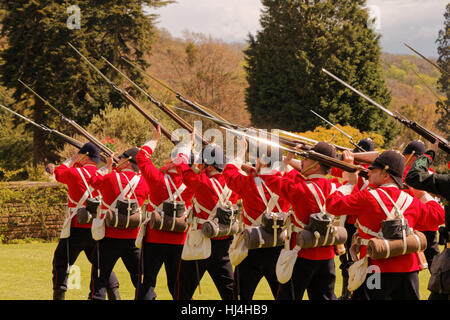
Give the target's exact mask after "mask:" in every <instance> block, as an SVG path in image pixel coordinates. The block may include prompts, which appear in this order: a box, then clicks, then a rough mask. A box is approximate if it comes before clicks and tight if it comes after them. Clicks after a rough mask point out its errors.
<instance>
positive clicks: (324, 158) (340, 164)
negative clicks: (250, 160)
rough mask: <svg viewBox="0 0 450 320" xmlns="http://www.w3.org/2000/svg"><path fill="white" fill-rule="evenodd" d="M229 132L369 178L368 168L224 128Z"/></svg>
mask: <svg viewBox="0 0 450 320" xmlns="http://www.w3.org/2000/svg"><path fill="white" fill-rule="evenodd" d="M224 129H225V130H227V131H230V132H231V133H233V134H235V135H237V136H244V137H247V138H249V139H253V140H255V141H257V142H260V143H263V144H266V145H268V146H272V147H276V148H279V149H281V150H285V151H288V152H291V153H294V154H295V155H298V156H301V157H305V158H309V159H311V160H314V161H317V162H319V163H321V164H324V165H327V166H329V167H336V168H339V169H341V170H343V171H346V172H356V171H358V170H359V171H360V174H361V175H363V176H367V170H366V168H364V167H362V166H357V165H354V164H350V163H347V162H344V161H342V160H338V159H335V158H332V157H328V156H326V155H323V154H321V153H318V152H315V151H313V150H309V151H298V150H296V149H293V148H289V147H284V146H282V145H280V144H277V143H276V142H274V141H270V140H267V139H264V138H261V137H256V136H252V135H250V134H248V133H245V132H242V131H238V130H234V129H228V128H224Z"/></svg>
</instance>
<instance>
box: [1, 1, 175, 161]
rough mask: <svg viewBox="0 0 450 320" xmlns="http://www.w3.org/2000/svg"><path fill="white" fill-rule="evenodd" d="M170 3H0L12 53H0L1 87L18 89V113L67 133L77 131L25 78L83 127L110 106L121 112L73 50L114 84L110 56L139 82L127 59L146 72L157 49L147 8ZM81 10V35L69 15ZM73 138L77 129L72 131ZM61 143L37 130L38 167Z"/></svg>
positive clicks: (115, 99) (113, 96) (15, 94)
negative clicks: (74, 8) (72, 8)
mask: <svg viewBox="0 0 450 320" xmlns="http://www.w3.org/2000/svg"><path fill="white" fill-rule="evenodd" d="M169 2H170V1H163V0H152V1H140V0H133V1H121V0H115V1H99V0H78V1H61V0H60V1H47V0H45V1H35V0H28V1H13V0H11V1H9V0H5V1H2V3H1V9H3V10H4V13H5V14H4V16H3V19H2V21H1V23H2V36H3V37H4V38H5V39H6V42H7V47H6V49H5V50H3V51H2V53H1V59H2V61H3V64H2V65H1V66H0V73H1V78H0V80H1V82H2V84H3V85H4V86H6V87H7V88H9V89H12V90H13V98H14V99H15V100H16V104H15V106H16V108H17V109H18V110H21V111H24V110H32V112H31V114H32V118H33V120H34V121H36V122H38V123H43V124H47V125H53V126H54V127H57V128H59V127H62V128H64V132H71V131H72V130H71V129H68V127H67V125H66V124H65V123H62V122H61V120H60V119H57V118H56V114H55V113H54V112H52V111H50V110H49V109H48V108H46V107H45V105H44V103H43V102H42V101H40V100H39V99H38V98H36V97H34V96H33V95H32V94H31V93H30V92H29V91H27V89H26V88H24V87H23V86H22V85H21V84H20V83H19V82H18V79H21V80H22V81H23V82H25V83H26V84H28V85H30V86H31V87H32V88H33V89H34V90H35V91H36V92H37V93H38V94H39V95H41V96H42V97H43V98H44V99H46V100H48V101H49V102H50V103H51V104H52V105H54V106H55V107H56V108H57V109H58V110H59V111H60V112H62V113H63V114H64V115H65V116H67V117H68V118H71V119H73V120H75V121H76V122H78V123H79V124H81V125H86V124H88V123H89V122H90V120H91V119H92V116H93V115H94V114H97V113H98V111H99V110H101V109H103V108H104V107H105V102H106V101H109V102H111V103H112V104H113V105H114V106H115V107H119V106H122V105H123V104H124V101H123V100H122V99H121V98H120V97H119V96H118V94H117V93H116V92H114V91H113V90H112V89H111V88H110V87H108V85H107V83H106V82H105V81H104V80H103V79H101V78H99V76H98V75H97V74H94V72H93V71H92V69H90V67H88V66H87V65H86V64H85V63H84V62H82V61H81V60H80V57H79V56H77V54H76V53H75V52H74V51H73V50H72V49H71V48H70V47H69V46H68V42H71V43H72V44H73V45H74V46H75V47H77V48H78V49H79V50H80V51H81V52H82V53H83V54H85V55H86V56H88V57H89V58H90V59H92V61H93V62H94V63H95V64H96V65H97V66H98V67H99V68H100V69H101V70H102V71H103V72H105V73H106V74H107V75H108V76H110V77H111V78H112V80H115V79H119V78H118V75H117V74H116V73H115V72H112V71H111V69H110V68H109V69H108V68H107V67H105V64H104V63H100V62H99V61H100V60H99V59H100V57H101V56H105V57H106V58H107V59H108V60H109V61H111V62H112V63H113V64H115V65H116V66H119V67H121V68H123V69H125V70H129V71H130V74H131V75H133V78H134V79H135V80H136V81H137V82H139V83H142V81H140V77H139V75H138V74H137V73H136V72H133V71H132V70H131V69H130V67H129V66H127V65H126V64H125V63H124V62H122V61H121V59H120V55H122V54H129V55H132V56H133V58H134V60H135V61H136V63H138V64H139V65H141V66H142V67H145V66H147V64H146V62H145V60H144V59H142V57H143V54H144V52H148V51H149V50H150V49H151V43H152V37H153V20H152V19H154V17H146V16H144V14H143V10H142V6H143V5H144V4H145V5H149V6H161V5H164V4H166V3H169ZM71 5H77V6H78V7H79V9H80V15H79V18H80V22H81V23H80V29H73V28H69V24H68V21H69V18H70V17H71V15H70V13H68V11H67V9H68V7H69V6H71ZM72 132H73V131H72ZM59 146H61V143H59V142H57V141H52V140H51V139H49V137H48V136H47V135H46V134H44V133H43V132H42V131H40V130H39V129H36V128H34V129H33V160H34V163H35V164H36V163H39V162H43V161H47V160H55V159H57V154H56V153H55V150H56V149H57V148H58V147H59Z"/></svg>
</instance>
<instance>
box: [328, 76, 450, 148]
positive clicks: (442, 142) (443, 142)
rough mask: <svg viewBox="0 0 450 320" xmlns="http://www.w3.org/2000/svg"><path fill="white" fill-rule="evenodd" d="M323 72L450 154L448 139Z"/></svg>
mask: <svg viewBox="0 0 450 320" xmlns="http://www.w3.org/2000/svg"><path fill="white" fill-rule="evenodd" d="M322 71H323V72H325V73H326V74H328V75H329V76H330V77H332V78H333V79H335V80H336V81H338V82H340V83H341V84H343V85H344V86H345V87H347V88H349V89H350V90H352V91H353V92H355V93H356V94H358V95H360V96H361V97H363V98H364V99H366V100H367V101H369V102H370V103H372V104H373V105H374V106H376V107H378V108H380V109H381V110H383V111H384V112H386V113H387V114H388V115H390V116H391V117H393V118H394V119H396V120H397V121H399V122H400V123H401V124H403V125H405V126H407V127H408V128H410V129H411V130H413V131H415V132H416V133H418V134H419V135H421V136H422V137H424V138H425V139H427V140H428V141H430V142H431V143H435V142H436V141H439V143H438V146H439V148H440V149H441V150H443V151H445V152H446V153H448V154H450V143H449V142H448V141H447V140H446V139H444V138H442V137H440V136H438V135H437V134H435V133H434V132H431V131H430V130H428V129H426V128H425V127H423V126H421V125H420V124H418V123H417V122H416V121H412V120H408V119H406V118H405V117H403V116H398V115H396V114H394V113H393V112H391V111H389V110H388V109H386V108H385V107H383V106H381V105H380V104H378V103H376V102H375V101H373V100H372V99H370V98H369V97H367V96H366V95H364V94H363V93H361V92H359V91H358V90H356V89H355V88H353V87H352V86H351V85H349V84H347V83H346V82H344V81H343V80H341V79H339V78H338V77H336V76H335V75H334V74H332V73H331V72H328V71H327V70H325V69H323V68H322Z"/></svg>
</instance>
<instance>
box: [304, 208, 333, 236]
mask: <svg viewBox="0 0 450 320" xmlns="http://www.w3.org/2000/svg"><path fill="white" fill-rule="evenodd" d="M332 223H333V221H332V220H331V218H330V217H329V216H327V215H326V214H325V213H322V212H319V213H313V214H311V215H310V218H309V224H308V225H307V226H306V227H305V229H306V230H308V231H311V232H312V233H315V232H318V233H319V235H321V236H326V235H327V234H328V233H329V232H330V229H331V227H332Z"/></svg>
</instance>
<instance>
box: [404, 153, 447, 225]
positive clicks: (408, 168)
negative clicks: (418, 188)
mask: <svg viewBox="0 0 450 320" xmlns="http://www.w3.org/2000/svg"><path fill="white" fill-rule="evenodd" d="M410 162H412V163H411V164H410V165H408V166H407V167H405V171H404V172H403V182H404V181H405V177H406V175H407V174H408V172H409V170H411V167H412V165H413V163H414V161H410ZM428 173H429V174H433V173H436V172H435V171H434V170H433V169H431V168H430V169H428ZM410 194H411V195H414V194H413V192H412V191H411V192H410ZM438 201H439V200H438ZM438 229H439V226H434V227H427V228H419V229H417V230H418V231H437V230H438Z"/></svg>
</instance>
